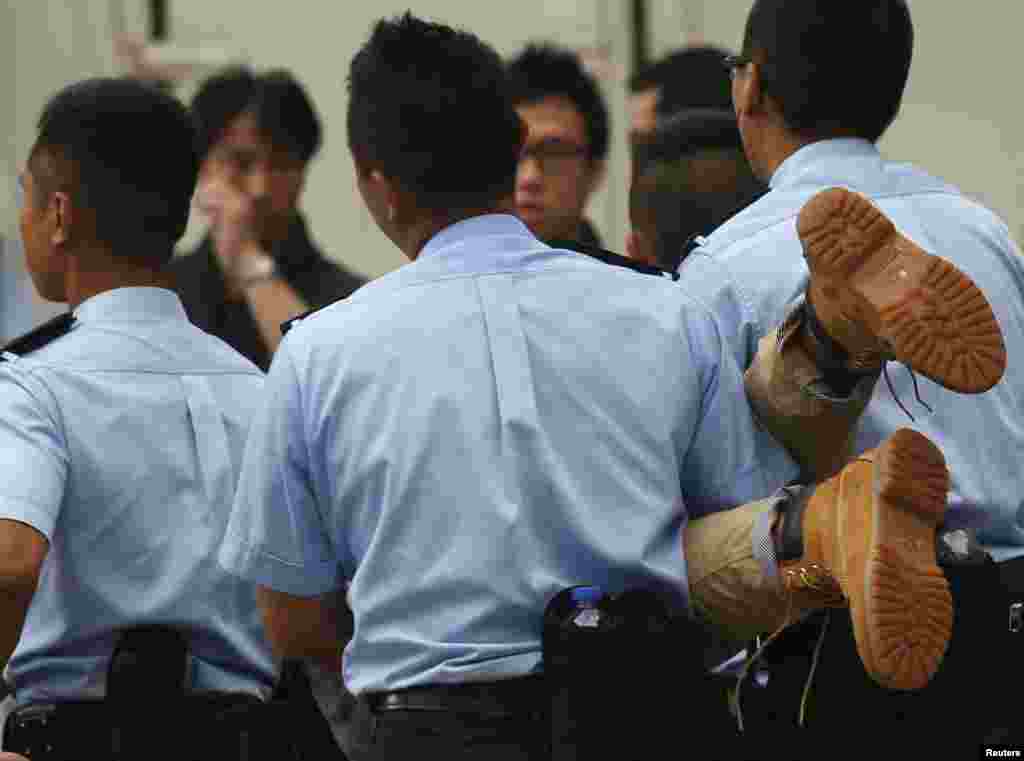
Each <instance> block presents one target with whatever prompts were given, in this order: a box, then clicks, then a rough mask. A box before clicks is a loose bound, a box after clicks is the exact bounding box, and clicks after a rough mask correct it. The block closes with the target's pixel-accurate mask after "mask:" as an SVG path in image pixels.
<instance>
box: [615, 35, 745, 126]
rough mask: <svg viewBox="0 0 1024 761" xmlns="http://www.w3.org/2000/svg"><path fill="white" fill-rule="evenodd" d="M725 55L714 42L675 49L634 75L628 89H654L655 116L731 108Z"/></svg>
mask: <svg viewBox="0 0 1024 761" xmlns="http://www.w3.org/2000/svg"><path fill="white" fill-rule="evenodd" d="M727 55H729V52H728V51H727V50H725V49H724V48H719V47H715V46H714V45H693V46H690V47H685V48H683V49H681V50H676V51H674V52H672V53H670V54H668V55H667V56H665V57H664V58H662V59H660V60H658V61H655V62H654V63H652V64H650V65H649V66H648V67H646V68H645V69H643V70H642V71H641V72H640V73H639V74H637V75H635V76H634V77H633V79H632V80H631V81H630V90H631V91H632V92H634V93H636V92H642V91H644V90H651V89H654V90H657V91H658V99H657V102H656V106H655V110H656V112H657V115H658V116H659V117H665V116H669V115H671V114H674V113H677V112H679V111H686V110H689V109H694V108H717V109H726V110H728V109H731V108H732V87H731V85H730V81H729V73H728V71H726V69H725V67H724V66H723V65H722V62H723V61H724V60H725V57H726V56H727Z"/></svg>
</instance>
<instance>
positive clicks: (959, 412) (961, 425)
mask: <svg viewBox="0 0 1024 761" xmlns="http://www.w3.org/2000/svg"><path fill="white" fill-rule="evenodd" d="M833 186H843V187H847V188H850V189H852V190H855V191H857V192H859V193H862V194H864V195H866V196H867V197H869V198H871V199H872V201H873V202H874V203H875V204H876V205H877V206H878V207H879V208H880V209H882V211H884V212H885V213H886V215H888V216H889V217H890V218H891V219H892V220H893V222H894V223H895V224H896V227H897V228H898V229H899V230H900V232H902V233H903V234H904V235H906V236H908V237H909V238H911V239H912V240H914V241H915V242H916V243H918V244H919V245H920V246H922V247H923V248H925V249H926V250H928V251H929V252H931V253H934V254H937V255H938V256H941V257H943V258H945V259H948V260H949V261H951V262H953V263H954V264H956V266H957V267H959V268H960V269H961V270H963V271H964V272H966V273H967V274H969V275H970V276H971V278H973V279H974V281H975V282H976V283H977V284H978V285H979V286H980V287H981V289H982V290H983V291H984V292H985V295H986V296H987V297H988V300H989V303H991V305H992V308H993V310H994V312H995V314H996V318H997V319H998V321H999V325H1000V327H1001V328H1002V330H1003V335H1004V338H1005V341H1006V349H1007V354H1008V364H1007V369H1006V375H1005V376H1004V378H1003V380H1002V381H1001V382H1000V383H999V384H998V385H997V386H996V387H995V388H994V389H992V390H991V391H988V392H987V393H985V394H981V395H976V396H964V395H960V394H955V393H953V392H951V391H947V390H945V389H943V388H941V387H940V386H938V385H936V384H934V383H932V382H931V381H928V380H926V379H924V378H919V379H918V381H919V384H920V387H921V395H922V398H923V399H924V400H925V402H927V403H928V404H929V405H930V406H931V407H932V408H933V409H934V414H929V413H928V411H927V410H926V409H925V408H924V407H922V406H921V405H919V404H917V403H916V401H915V399H914V392H913V385H912V383H911V378H910V374H909V373H908V372H907V371H906V370H905V369H903V368H900V367H898V366H897V365H890V366H889V375H890V377H891V379H892V381H893V386H894V388H895V390H896V393H897V394H898V395H899V397H900V398H901V399H902V400H903V402H904V404H905V405H906V406H907V408H908V409H909V410H910V411H911V413H912V414H913V415H914V417H915V418H916V420H917V422H916V424H915V423H912V422H911V420H910V419H909V418H908V417H907V415H906V414H905V413H904V412H903V411H902V410H900V408H899V406H898V405H897V404H896V402H895V401H894V400H893V398H892V396H891V395H890V393H889V390H888V388H887V387H886V384H885V381H884V380H882V381H880V382H879V383H878V385H877V387H876V390H875V396H874V399H873V400H872V403H871V404H870V405H869V407H868V409H867V411H866V412H865V414H864V418H863V421H862V424H861V427H860V430H859V433H858V437H857V446H858V451H863V450H866V449H870V448H872V447H874V446H877V445H878V444H879V443H880V442H881V441H882V440H883V439H884V438H886V437H887V436H889V435H890V434H891V433H892V432H893V431H895V430H896V429H897V428H901V427H910V428H916V429H917V430H919V431H921V432H922V433H924V434H925V435H927V436H928V437H929V438H931V439H932V440H933V441H935V442H936V443H937V444H938V445H939V447H940V448H941V449H942V452H943V454H944V455H945V457H946V463H947V465H948V466H949V469H950V471H951V476H952V490H951V494H950V502H949V512H948V513H947V525H949V526H950V527H964V526H966V527H970V528H974V529H976V530H977V531H978V536H979V539H980V540H981V542H982V543H983V544H984V545H985V546H986V548H987V549H988V550H989V551H990V552H991V553H992V554H993V556H994V557H995V558H996V559H997V560H1003V559H1007V558H1009V557H1015V556H1018V555H1022V554H1024V480H1022V477H1021V472H1022V463H1024V259H1022V258H1021V254H1020V251H1019V250H1018V249H1017V246H1016V245H1015V244H1014V242H1013V241H1012V239H1011V237H1010V234H1009V231H1008V230H1007V228H1006V225H1004V224H1003V222H1001V221H1000V220H999V219H998V217H996V215H995V214H993V213H992V212H991V211H989V210H988V209H986V208H984V207H983V206H981V205H980V204H978V203H977V202H975V201H973V200H971V199H969V198H966V197H965V196H963V195H962V194H961V193H960V192H959V191H958V190H957V189H956V188H954V187H952V186H951V185H948V184H947V183H945V182H943V181H941V180H938V179H936V178H934V177H931V176H929V175H928V174H926V173H924V172H922V171H921V170H919V169H917V168H915V167H913V166H910V165H908V164H895V163H891V162H889V161H886V160H885V159H883V158H882V156H881V154H880V153H879V152H878V150H877V148H875V146H874V145H872V144H871V143H868V142H866V141H863V140H855V139H843V140H830V141H825V142H819V143H813V144H811V145H808V146H806V147H804V148H802V149H801V150H799V151H797V152H796V153H795V154H793V155H792V156H790V157H789V158H788V159H787V160H786V161H785V162H784V163H783V164H782V165H781V166H780V167H779V168H778V170H777V171H776V172H775V175H774V176H773V177H772V180H771V191H770V192H769V193H767V194H766V195H764V196H763V197H762V198H760V199H759V200H758V201H756V202H755V203H753V204H752V205H751V206H749V207H748V208H746V209H745V210H743V211H742V212H740V213H739V214H738V215H736V216H735V217H734V218H732V219H731V220H729V221H728V222H726V223H725V224H723V225H722V226H721V227H720V228H718V229H717V230H715V231H714V233H712V234H711V235H710V236H709V237H708V238H706V239H704V240H703V242H702V245H701V247H700V248H698V249H696V250H695V251H694V252H693V253H691V254H690V256H689V257H687V258H686V259H685V260H684V261H683V264H682V266H681V267H680V275H681V279H680V281H679V282H680V284H681V285H682V287H683V288H684V289H685V290H686V291H687V292H689V293H692V294H695V295H698V296H699V297H700V298H701V299H702V300H703V301H705V302H706V303H707V304H708V305H709V306H710V307H711V308H712V310H713V312H714V313H715V314H716V316H717V317H718V319H719V321H720V324H721V327H722V330H723V332H724V340H725V341H726V342H727V343H728V344H729V345H730V346H731V347H732V348H733V350H734V351H735V357H736V360H737V361H738V362H739V363H740V365H741V366H742V367H746V366H748V365H749V364H750V362H751V360H752V359H753V357H754V353H755V351H756V347H757V341H758V339H760V338H761V337H762V336H764V335H765V334H767V333H768V332H770V331H771V330H772V329H774V327H775V326H776V325H777V324H778V323H779V322H780V321H781V320H782V319H783V318H784V317H785V315H786V314H787V311H788V306H789V304H790V303H791V302H793V300H794V299H797V298H799V297H801V296H802V294H803V292H804V288H805V286H806V284H807V278H808V273H807V267H806V265H805V263H804V259H803V256H802V253H801V247H800V242H799V239H798V238H797V233H796V218H797V215H798V214H799V212H800V209H801V208H802V207H803V205H804V204H805V203H806V202H807V201H808V200H809V199H810V198H811V197H812V196H813V195H814V194H816V193H817V192H819V191H820V190H823V189H825V188H828V187H833Z"/></svg>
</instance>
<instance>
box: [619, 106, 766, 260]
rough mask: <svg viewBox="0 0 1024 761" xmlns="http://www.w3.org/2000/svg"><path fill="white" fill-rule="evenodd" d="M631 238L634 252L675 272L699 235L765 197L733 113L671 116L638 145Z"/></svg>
mask: <svg viewBox="0 0 1024 761" xmlns="http://www.w3.org/2000/svg"><path fill="white" fill-rule="evenodd" d="M633 169H634V176H633V181H632V183H631V185H630V193H629V215H630V221H631V223H632V230H631V231H630V233H629V236H628V237H627V242H626V253H627V255H629V256H630V257H632V258H634V259H637V260H638V261H642V262H644V263H646V264H650V265H653V266H656V267H660V268H662V269H665V270H669V271H675V270H676V269H677V268H678V267H679V265H680V263H681V262H682V261H683V258H684V257H685V255H686V252H687V248H688V246H689V245H690V244H691V242H693V241H694V239H695V237H696V236H699V235H707V234H709V233H710V232H711V231H712V230H714V229H715V228H716V227H718V226H719V225H720V224H722V223H723V222H725V221H726V220H727V219H729V217H731V216H732V215H733V214H735V213H736V212H738V211H740V210H741V209H743V208H744V207H745V206H747V205H748V204H750V203H752V202H753V201H755V200H756V199H757V198H759V197H760V196H761V195H762V194H763V193H764V192H765V191H766V190H767V186H766V185H765V184H764V183H763V182H761V181H760V180H758V179H757V178H756V177H755V176H754V172H753V170H752V169H751V168H750V164H749V163H748V161H747V157H746V155H745V154H744V153H743V144H742V141H741V140H740V132H739V127H738V126H737V124H736V117H735V116H733V114H732V112H731V111H715V110H708V109H698V110H690V111H684V112H681V113H677V114H675V115H674V116H669V117H667V118H666V119H665V120H664V121H662V122H661V123H660V124H659V125H658V126H657V127H655V129H654V130H653V131H652V132H651V133H649V135H648V136H647V137H646V139H642V140H640V141H638V142H637V143H636V144H635V145H634V147H633Z"/></svg>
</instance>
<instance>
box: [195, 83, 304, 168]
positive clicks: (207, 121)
mask: <svg viewBox="0 0 1024 761" xmlns="http://www.w3.org/2000/svg"><path fill="white" fill-rule="evenodd" d="M190 110H191V112H192V118H193V119H194V120H195V123H196V129H197V130H198V132H199V150H200V155H201V157H202V158H206V156H207V154H208V153H209V152H210V150H211V149H212V148H213V146H215V145H216V144H217V142H218V141H219V140H220V138H221V137H222V136H223V135H224V133H225V132H226V130H227V129H228V128H229V126H230V125H231V123H232V122H233V121H235V119H237V118H238V117H239V116H241V115H243V114H246V113H248V114H252V116H253V117H254V118H255V121H256V126H257V128H258V129H259V131H260V132H261V133H262V134H263V135H264V136H265V137H266V139H267V140H269V141H270V143H271V144H272V145H274V146H276V147H278V148H281V149H284V150H285V151H287V152H288V153H290V154H291V155H292V156H294V157H295V158H296V159H298V160H299V161H301V162H302V163H306V162H308V161H309V160H310V159H312V158H313V156H315V155H316V153H317V151H318V150H319V149H320V144H321V140H322V128H321V125H320V119H319V117H318V116H317V113H316V109H315V108H314V106H313V102H312V101H311V100H310V98H309V95H308V94H307V93H306V91H305V89H304V88H303V87H302V85H301V84H299V82H298V81H297V80H296V79H295V78H294V77H293V76H292V75H291V74H290V73H289V72H287V71H284V70H280V69H277V70H273V71H268V72H266V73H263V74H255V73H254V72H253V71H252V70H250V69H249V68H247V67H245V66H232V67H230V68H227V69H224V70H222V71H220V72H218V73H217V74H214V75H213V76H212V77H210V78H209V79H207V80H206V81H205V82H203V84H202V85H201V86H200V88H199V90H198V91H197V92H196V94H195V96H194V97H193V98H192V103H191V106H190Z"/></svg>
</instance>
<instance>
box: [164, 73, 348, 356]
mask: <svg viewBox="0 0 1024 761" xmlns="http://www.w3.org/2000/svg"><path fill="white" fill-rule="evenodd" d="M191 111H192V115H193V118H194V119H195V122H196V126H197V128H198V131H199V145H200V154H201V158H202V168H201V171H200V179H199V187H198V190H197V193H196V202H197V206H198V208H199V209H200V211H201V212H202V213H203V214H204V215H205V216H206V217H207V218H208V219H209V222H210V230H209V234H208V235H207V236H206V238H205V239H204V240H203V242H202V243H201V244H200V245H199V247H198V248H197V249H196V250H195V251H193V252H192V253H190V254H187V255H185V256H181V257H178V258H176V259H175V260H174V261H173V262H172V264H171V269H172V271H173V274H174V277H175V284H176V287H177V290H178V293H179V295H180V296H181V299H182V301H183V302H184V304H185V308H186V310H187V311H188V315H189V318H190V319H191V320H192V321H193V322H194V323H195V324H196V325H198V326H199V327H200V328H202V329H203V330H205V331H207V332H209V333H212V334H214V335H215V336H218V337H219V338H221V339H223V340H224V341H226V342H227V343H228V344H230V345H231V346H232V347H234V348H235V349H237V350H238V351H239V352H241V353H242V354H244V355H245V356H246V357H248V358H249V359H250V360H252V361H253V362H254V363H255V364H256V365H257V366H259V367H260V368H261V369H262V370H264V371H265V370H266V369H267V368H268V367H269V365H270V360H271V357H272V356H273V353H274V351H275V349H276V348H277V344H278V343H279V342H280V340H281V331H280V326H281V323H282V322H284V321H285V320H287V319H289V318H291V317H294V316H296V315H298V314H301V313H302V312H306V311H308V310H309V309H311V308H318V307H321V306H324V305H325V304H328V303H330V302H332V301H335V300H337V299H340V298H344V297H345V296H348V295H349V294H350V293H352V291H354V290H355V289H356V288H358V287H359V286H360V285H362V284H363V282H364V280H363V278H361V277H360V276H358V275H356V274H354V273H352V272H350V271H348V270H347V269H344V268H343V267H342V266H341V265H339V264H337V263H335V262H333V261H331V260H330V259H327V258H326V257H325V256H324V255H323V253H322V252H321V251H320V250H319V249H318V248H317V246H316V244H315V243H314V242H313V240H312V239H311V238H310V235H309V230H308V228H307V226H306V221H305V219H304V217H303V215H302V213H301V212H300V211H299V202H300V199H301V197H302V191H303V189H304V187H305V181H306V172H307V168H308V166H309V162H310V161H311V160H312V159H313V157H314V156H315V155H316V154H317V152H318V150H319V149H320V145H321V126H320V120H319V118H318V116H317V114H316V111H315V110H314V107H313V104H312V102H311V101H310V99H309V97H308V96H307V95H306V92H305V91H304V90H303V88H302V86H301V85H300V84H299V83H298V82H297V81H296V80H295V79H294V78H293V77H292V76H291V75H290V74H289V73H287V72H284V71H271V72H268V73H265V74H255V73H253V72H252V71H251V70H249V69H248V68H245V67H233V68H230V69H227V70H224V71H222V72H220V73H218V74H216V75H214V76H212V77H211V78H209V79H208V80H207V81H206V82H204V83H203V84H202V86H201V87H200V88H199V90H198V92H197V93H196V95H195V97H194V98H193V99H192V104H191Z"/></svg>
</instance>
